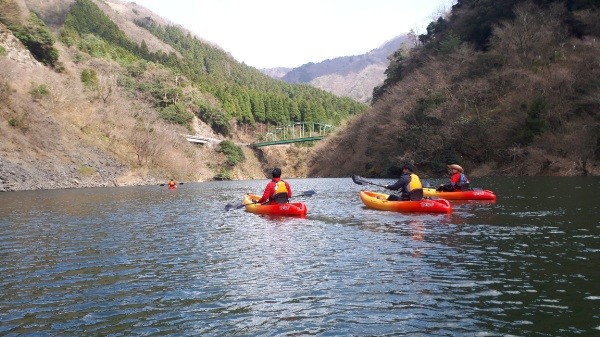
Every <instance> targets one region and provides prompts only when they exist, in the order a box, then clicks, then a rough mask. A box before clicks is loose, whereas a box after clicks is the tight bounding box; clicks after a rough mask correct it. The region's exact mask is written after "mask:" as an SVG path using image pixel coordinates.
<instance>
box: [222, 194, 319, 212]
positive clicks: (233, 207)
mask: <svg viewBox="0 0 600 337" xmlns="http://www.w3.org/2000/svg"><path fill="white" fill-rule="evenodd" d="M315 194H317V192H315V191H314V190H308V191H304V192H302V193H301V194H298V195H294V196H292V198H298V197H312V196H313V195H315ZM267 202H269V201H266V202H263V203H261V205H264V204H266V203H267ZM253 204H256V202H251V203H248V204H244V203H243V202H239V203H237V204H227V205H225V210H226V211H231V210H233V209H240V208H242V207H245V206H248V205H253Z"/></svg>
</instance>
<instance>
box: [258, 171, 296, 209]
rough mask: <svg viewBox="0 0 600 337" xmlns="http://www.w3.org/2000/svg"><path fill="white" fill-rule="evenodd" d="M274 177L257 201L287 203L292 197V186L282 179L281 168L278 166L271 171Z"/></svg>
mask: <svg viewBox="0 0 600 337" xmlns="http://www.w3.org/2000/svg"><path fill="white" fill-rule="evenodd" d="M271 174H272V176H273V179H271V181H270V182H269V183H268V184H267V186H266V187H265V192H264V193H263V196H262V197H261V198H260V199H259V200H258V201H257V203H259V204H262V203H266V202H268V203H269V204H271V205H272V204H285V203H286V202H288V201H289V198H291V197H292V188H291V187H290V184H288V182H287V181H284V180H281V169H280V168H278V167H276V168H274V169H273V171H272V172H271Z"/></svg>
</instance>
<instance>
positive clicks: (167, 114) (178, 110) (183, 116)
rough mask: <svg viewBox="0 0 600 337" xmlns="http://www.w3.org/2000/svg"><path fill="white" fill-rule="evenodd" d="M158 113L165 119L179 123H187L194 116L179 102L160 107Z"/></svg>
mask: <svg viewBox="0 0 600 337" xmlns="http://www.w3.org/2000/svg"><path fill="white" fill-rule="evenodd" d="M159 115H160V117H161V118H162V119H164V120H166V121H169V122H171V123H175V124H181V125H185V124H187V123H189V122H190V121H191V120H192V119H193V118H194V115H192V114H191V113H189V112H188V111H187V110H186V108H185V106H184V105H183V104H181V103H177V104H172V105H169V106H167V107H165V108H162V109H161V110H160V112H159Z"/></svg>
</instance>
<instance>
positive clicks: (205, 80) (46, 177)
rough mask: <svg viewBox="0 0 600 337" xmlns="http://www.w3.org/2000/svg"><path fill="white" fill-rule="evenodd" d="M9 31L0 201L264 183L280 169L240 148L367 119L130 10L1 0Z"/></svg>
mask: <svg viewBox="0 0 600 337" xmlns="http://www.w3.org/2000/svg"><path fill="white" fill-rule="evenodd" d="M0 31H1V33H2V34H1V35H0V36H1V37H2V38H1V39H0V63H1V67H0V72H1V75H2V76H1V80H0V88H2V90H1V91H0V94H1V95H2V100H1V102H2V104H1V105H0V117H2V123H1V124H0V130H2V134H3V144H2V148H0V181H1V182H2V186H1V187H0V189H2V190H11V189H32V188H55V187H72V186H99V185H113V184H117V185H120V184H129V183H144V182H152V181H157V180H158V181H160V180H164V179H167V177H176V178H177V179H179V180H188V181H198V180H209V179H236V178H262V177H263V173H262V171H263V169H264V168H266V167H268V166H269V165H274V164H275V163H270V162H268V157H269V156H268V155H265V154H264V153H258V154H257V153H254V152H252V151H251V150H250V149H247V148H242V147H240V146H239V145H236V143H237V144H242V143H249V142H254V141H258V140H260V137H261V133H260V132H259V131H260V130H262V131H263V133H264V131H266V130H267V129H268V128H269V127H276V126H278V125H288V124H290V123H293V122H321V123H328V124H333V125H337V124H339V123H340V122H341V121H343V120H344V119H346V118H347V117H348V116H351V115H354V114H358V113H360V112H361V111H363V110H364V109H365V108H366V106H365V105H363V104H361V103H358V102H356V101H353V100H351V99H348V98H339V97H336V96H334V95H332V94H330V93H327V92H325V91H322V90H318V89H315V88H313V87H310V86H307V85H290V84H286V83H283V82H281V81H276V80H273V79H271V78H269V77H268V76H266V75H263V74H261V73H260V72H259V71H258V70H256V69H254V68H252V67H248V66H246V65H245V64H243V63H239V62H237V61H236V60H234V59H233V58H232V57H231V56H230V55H229V54H228V53H226V52H225V51H223V50H222V49H221V48H219V47H217V46H214V45H212V44H210V43H207V42H206V41H203V40H201V39H200V38H198V37H196V36H194V35H193V34H191V33H190V32H188V31H186V30H185V29H184V28H182V27H180V26H177V25H175V24H170V23H167V22H166V21H164V20H162V19H160V18H159V17H157V16H156V15H154V14H152V13H150V12H149V11H148V10H146V9H144V8H143V7H140V6H138V5H136V4H135V3H132V2H125V1H120V0H110V1H100V0H66V1H59V0H51V1H39V0H0ZM189 133H201V134H203V135H204V136H209V137H215V138H220V139H221V140H230V141H226V142H222V143H221V144H220V145H219V146H217V147H210V146H205V147H201V146H193V145H191V144H189V143H188V142H187V141H186V140H185V138H184V137H183V134H189ZM304 152H307V151H304ZM276 157H281V154H278V155H276ZM257 158H263V159H265V158H267V159H266V160H267V161H263V162H262V163H260V162H258V159H257ZM247 160H248V161H247ZM285 160H286V158H283V160H282V161H285ZM299 160H302V159H299ZM277 164H279V163H277ZM263 166H265V167H264V168H263ZM296 166H297V165H296ZM290 174H291V172H290Z"/></svg>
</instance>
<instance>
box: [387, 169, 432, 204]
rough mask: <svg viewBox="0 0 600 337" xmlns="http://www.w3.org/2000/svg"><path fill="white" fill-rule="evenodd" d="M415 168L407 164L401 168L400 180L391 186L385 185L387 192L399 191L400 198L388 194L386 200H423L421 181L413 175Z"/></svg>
mask: <svg viewBox="0 0 600 337" xmlns="http://www.w3.org/2000/svg"><path fill="white" fill-rule="evenodd" d="M414 172H415V167H414V166H413V165H412V164H410V163H407V164H405V165H404V166H402V175H401V176H400V179H398V181H396V182H395V183H393V184H392V185H385V188H387V189H389V190H400V196H397V195H395V194H390V196H389V197H388V199H387V200H390V201H398V200H421V199H423V185H422V184H421V179H420V178H419V176H418V175H416V174H415V173H414Z"/></svg>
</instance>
